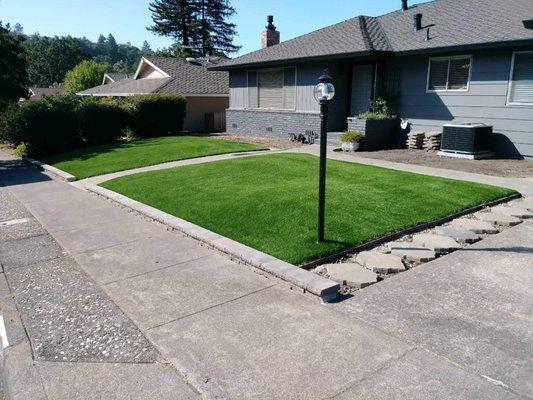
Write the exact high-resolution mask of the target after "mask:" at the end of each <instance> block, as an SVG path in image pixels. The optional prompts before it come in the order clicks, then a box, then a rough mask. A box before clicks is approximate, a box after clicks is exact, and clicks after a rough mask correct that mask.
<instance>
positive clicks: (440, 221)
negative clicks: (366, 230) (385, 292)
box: [300, 192, 522, 269]
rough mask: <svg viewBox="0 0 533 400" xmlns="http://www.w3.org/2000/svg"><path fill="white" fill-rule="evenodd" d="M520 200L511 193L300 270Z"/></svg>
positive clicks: (412, 227)
mask: <svg viewBox="0 0 533 400" xmlns="http://www.w3.org/2000/svg"><path fill="white" fill-rule="evenodd" d="M520 198H522V195H521V194H520V193H518V192H516V193H513V194H511V195H509V196H505V197H501V198H499V199H496V200H492V201H489V202H487V203H483V204H479V205H477V206H474V207H470V208H467V209H465V210H463V211H459V212H456V213H454V214H450V215H448V216H446V217H442V218H439V219H436V220H433V221H428V222H424V223H421V224H418V225H414V226H411V227H408V228H405V229H401V230H399V231H396V232H393V233H390V234H388V235H385V236H382V237H380V238H377V239H374V240H371V241H369V242H366V243H363V244H358V245H356V246H352V247H349V248H347V249H346V250H343V251H341V252H339V253H335V254H331V255H329V256H326V257H323V258H320V259H318V260H314V261H311V262H308V263H305V264H302V265H300V268H303V269H313V268H316V267H318V266H319V265H322V264H328V263H334V262H336V261H338V260H340V259H342V258H344V257H346V256H349V255H352V254H355V253H360V252H362V251H365V250H372V249H374V248H375V247H378V246H380V245H382V244H385V243H388V242H393V241H395V240H397V239H399V238H401V237H403V236H406V235H410V234H413V233H418V232H422V231H425V230H428V229H432V228H435V227H436V226H439V225H443V224H445V223H447V222H450V221H453V220H454V219H457V218H460V217H463V216H465V215H469V214H473V213H475V212H477V211H480V210H482V209H483V208H485V207H492V206H495V205H498V204H503V203H507V202H508V201H511V200H515V199H520Z"/></svg>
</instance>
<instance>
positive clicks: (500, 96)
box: [398, 51, 533, 158]
mask: <svg viewBox="0 0 533 400" xmlns="http://www.w3.org/2000/svg"><path fill="white" fill-rule="evenodd" d="M511 57H512V51H498V52H496V51H492V52H482V53H473V62H472V71H471V78H470V86H469V90H468V91H467V92H439V93H426V79H427V68H428V58H429V57H428V56H425V57H421V56H419V57H409V58H405V59H398V68H399V69H400V86H399V99H398V100H399V114H400V116H401V117H402V118H407V119H409V121H410V122H411V123H412V130H416V131H439V130H441V129H442V124H444V123H447V122H452V121H453V122H481V123H485V124H489V125H493V126H494V132H495V133H496V138H497V150H498V151H499V152H500V153H504V154H521V155H523V156H524V157H528V158H530V157H533V106H508V105H507V104H506V101H507V89H508V83H509V73H510V68H511Z"/></svg>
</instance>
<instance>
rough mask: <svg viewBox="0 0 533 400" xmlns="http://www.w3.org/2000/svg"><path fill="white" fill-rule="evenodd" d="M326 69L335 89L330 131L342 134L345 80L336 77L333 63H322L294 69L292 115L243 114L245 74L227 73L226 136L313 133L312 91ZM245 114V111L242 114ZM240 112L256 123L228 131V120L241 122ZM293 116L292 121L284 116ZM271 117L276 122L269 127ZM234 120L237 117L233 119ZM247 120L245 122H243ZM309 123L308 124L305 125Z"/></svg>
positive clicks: (315, 118)
mask: <svg viewBox="0 0 533 400" xmlns="http://www.w3.org/2000/svg"><path fill="white" fill-rule="evenodd" d="M326 68H327V69H328V70H329V72H330V75H331V76H332V78H333V80H334V84H335V86H336V87H337V92H336V94H335V98H334V99H333V101H332V102H331V104H330V118H329V124H330V130H342V129H344V125H345V122H346V121H345V117H346V112H345V108H346V102H347V100H346V76H345V75H344V74H340V73H339V71H338V68H337V63H336V62H329V63H328V62H323V63H316V64H313V63H304V64H297V65H296V88H295V90H296V107H295V108H296V110H295V111H292V112H291V111H279V110H255V109H254V110H247V108H248V90H247V87H246V83H247V71H246V70H242V71H231V72H230V109H229V110H228V118H227V129H228V132H236V133H241V134H243V133H244V134H246V133H247V134H265V127H271V128H272V132H268V133H270V134H272V135H286V134H287V133H288V132H295V133H304V132H305V131H306V130H314V131H317V126H316V121H318V120H319V117H318V113H319V105H318V103H317V102H316V100H315V99H314V97H313V88H314V86H315V85H316V84H317V82H318V77H319V76H320V75H322V73H323V72H324V69H326ZM244 110H246V111H244ZM231 111H241V112H239V113H232V112H231ZM242 111H244V112H250V113H252V114H251V115H253V116H254V118H256V122H255V123H254V124H253V126H252V125H251V123H250V122H247V123H246V124H244V123H238V125H239V126H240V128H238V130H236V128H232V125H233V124H237V122H238V121H237V122H231V116H232V115H234V116H237V115H238V116H239V117H238V118H239V121H244V118H245V116H243V113H242ZM289 114H294V115H295V116H294V118H291V117H290V116H288V115H289ZM274 116H278V117H277V118H279V121H278V122H277V123H272V122H271V120H272V118H274ZM236 118H237V117H236ZM246 119H247V118H246ZM282 121H285V122H286V123H287V124H288V125H287V126H283V124H282V123H281V122H282ZM291 121H300V122H301V123H302V124H301V125H298V124H295V123H294V122H291ZM309 121H312V122H309ZM245 126H248V127H249V132H245V131H246V128H244V127H245Z"/></svg>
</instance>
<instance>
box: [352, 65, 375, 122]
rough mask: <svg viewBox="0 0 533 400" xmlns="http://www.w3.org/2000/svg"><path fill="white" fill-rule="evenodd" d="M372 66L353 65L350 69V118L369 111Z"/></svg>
mask: <svg viewBox="0 0 533 400" xmlns="http://www.w3.org/2000/svg"><path fill="white" fill-rule="evenodd" d="M373 72H374V66H373V65H372V64H365V65H354V66H353V69H352V93H351V102H350V104H351V107H350V116H352V117H356V116H357V115H359V114H360V113H362V112H366V111H369V110H370V99H371V97H372V87H373V75H374V73H373Z"/></svg>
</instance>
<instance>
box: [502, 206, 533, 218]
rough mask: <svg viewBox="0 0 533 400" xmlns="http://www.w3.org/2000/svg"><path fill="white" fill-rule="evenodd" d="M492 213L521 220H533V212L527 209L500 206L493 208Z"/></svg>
mask: <svg viewBox="0 0 533 400" xmlns="http://www.w3.org/2000/svg"><path fill="white" fill-rule="evenodd" d="M492 212H495V213H498V214H504V215H510V216H511V217H516V218H519V219H528V218H533V212H531V211H529V210H527V209H526V208H519V207H512V206H505V205H504V206H498V207H493V208H492Z"/></svg>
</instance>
